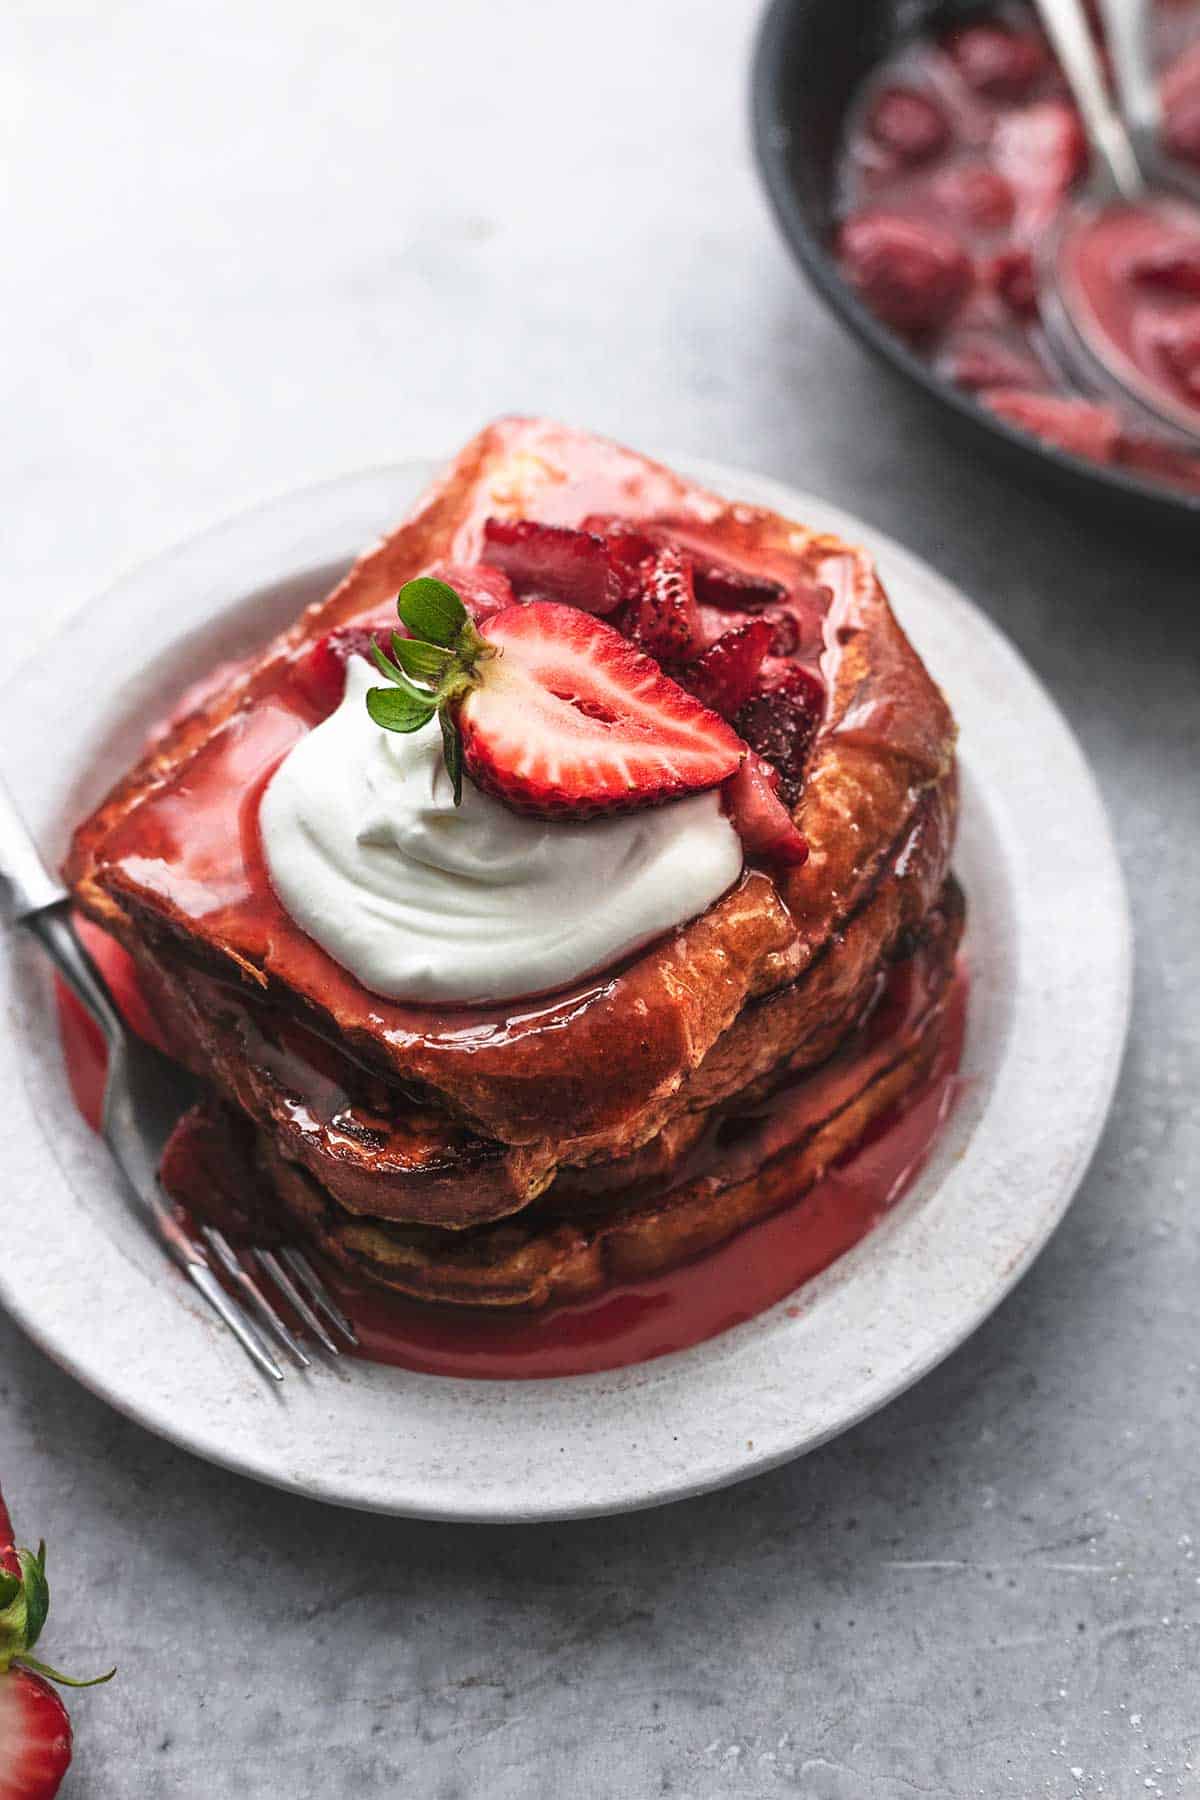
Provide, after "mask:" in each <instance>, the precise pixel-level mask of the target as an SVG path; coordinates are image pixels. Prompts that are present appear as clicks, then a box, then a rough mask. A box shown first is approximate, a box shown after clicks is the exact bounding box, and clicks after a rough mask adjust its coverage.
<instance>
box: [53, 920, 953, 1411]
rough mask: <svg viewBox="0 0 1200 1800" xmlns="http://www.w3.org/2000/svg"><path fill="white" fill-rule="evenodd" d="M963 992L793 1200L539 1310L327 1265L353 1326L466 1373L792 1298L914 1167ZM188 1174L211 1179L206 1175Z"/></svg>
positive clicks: (77, 1020) (589, 1367)
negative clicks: (436, 1298)
mask: <svg viewBox="0 0 1200 1800" xmlns="http://www.w3.org/2000/svg"><path fill="white" fill-rule="evenodd" d="M79 923H80V929H81V931H82V934H83V936H84V938H85V940H86V942H87V944H88V947H89V949H90V950H91V952H92V954H93V956H94V957H95V959H96V961H97V963H98V965H99V966H100V968H101V969H102V971H103V973H104V975H105V977H106V978H107V980H108V982H109V984H110V986H111V988H112V990H113V992H114V995H115V997H116V999H117V1001H118V1004H119V1005H120V1007H121V1010H122V1013H123V1014H124V1016H125V1018H126V1020H127V1021H128V1023H129V1024H130V1026H131V1027H132V1028H133V1029H134V1030H136V1031H139V1032H141V1033H142V1035H144V1036H146V1037H149V1038H151V1039H152V1040H154V1039H156V1038H157V1033H156V1030H155V1027H154V1024H153V1020H152V1019H151V1016H150V1013H149V1010H148V1008H147V1006H146V1003H145V1000H144V998H143V996H142V994H141V991H140V989H139V987H138V981H137V976H136V972H135V970H134V968H133V965H132V963H131V962H130V959H129V957H128V956H127V955H126V953H125V951H124V950H123V949H121V947H120V946H119V945H118V944H116V943H115V942H114V941H113V940H112V939H111V938H109V937H108V936H107V935H106V934H105V933H104V932H102V931H99V930H98V929H97V928H96V927H95V926H93V925H91V924H90V923H89V922H88V921H86V920H83V921H79ZM966 997H967V979H966V976H965V974H964V973H962V972H961V970H960V972H959V974H958V975H957V976H956V978H955V981H954V985H953V988H952V990H951V993H950V997H949V1001H948V1004H947V1012H946V1019H945V1023H944V1027H943V1032H942V1039H941V1043H940V1045H939V1048H938V1050H937V1052H936V1055H935V1058H934V1061H933V1064H932V1066H931V1068H930V1070H929V1072H928V1074H927V1075H926V1076H925V1077H924V1079H923V1080H922V1081H921V1082H920V1083H919V1084H918V1085H917V1086H916V1087H915V1088H914V1089H913V1090H912V1091H911V1092H910V1093H909V1094H907V1095H906V1096H905V1098H904V1099H903V1100H902V1101H901V1102H900V1103H899V1104H898V1105H896V1106H894V1107H892V1108H891V1109H889V1110H888V1111H887V1112H886V1113H884V1114H883V1115H882V1116H881V1117H880V1118H878V1119H877V1120H876V1121H875V1122H874V1124H873V1125H872V1126H871V1127H870V1128H869V1129H868V1131H867V1133H866V1135H865V1136H864V1137H863V1139H861V1140H860V1142H859V1143H858V1144H857V1145H856V1146H855V1148H854V1149H853V1150H852V1151H850V1152H849V1153H847V1154H846V1155H844V1156H843V1157H842V1158H840V1159H839V1161H838V1162H837V1163H836V1164H835V1165H834V1167H833V1168H832V1169H831V1170H830V1171H829V1173H828V1174H827V1175H826V1176H825V1177H824V1178H823V1179H822V1180H821V1181H819V1182H818V1183H817V1184H816V1185H815V1186H814V1187H811V1188H810V1189H809V1190H808V1192H807V1193H806V1194H805V1195H804V1196H803V1197H802V1198H801V1199H799V1200H798V1201H797V1202H796V1203H795V1204H794V1205H791V1206H787V1207H785V1208H784V1209H783V1210H782V1211H780V1212H777V1213H774V1214H773V1215H772V1216H771V1217H770V1218H767V1219H763V1220H761V1221H760V1222H759V1223H757V1224H755V1225H751V1226H749V1227H748V1228H747V1229H746V1230H744V1231H742V1232H740V1233H739V1234H738V1235H737V1236H736V1237H734V1238H731V1239H730V1240H729V1241H728V1242H727V1243H725V1244H722V1245H719V1246H718V1247H717V1248H716V1249H714V1250H710V1251H708V1252H706V1253H705V1254H704V1255H703V1256H701V1257H699V1258H697V1259H696V1260H695V1261H693V1262H690V1263H685V1264H683V1265H681V1266H680V1267H678V1268H675V1269H671V1270H669V1271H667V1272H666V1273H665V1274H662V1275H656V1276H652V1277H649V1278H646V1279H643V1280H640V1281H636V1282H630V1283H614V1284H612V1285H611V1286H609V1287H607V1288H606V1289H605V1290H604V1291H603V1292H602V1293H600V1294H597V1295H594V1296H592V1297H590V1298H588V1299H586V1300H581V1301H576V1302H573V1303H570V1304H566V1305H560V1306H554V1307H548V1308H546V1309H545V1310H544V1311H541V1312H525V1313H522V1314H520V1315H519V1316H518V1315H512V1316H506V1317H496V1316H494V1315H493V1314H492V1313H491V1312H490V1311H487V1310H484V1309H466V1308H450V1307H446V1306H434V1305H428V1304H423V1303H421V1302H419V1301H411V1300H405V1299H403V1298H400V1297H398V1296H393V1295H389V1294H386V1293H384V1292H383V1291H382V1290H381V1289H377V1288H371V1287H367V1286H361V1285H359V1284H357V1283H354V1282H352V1281H350V1280H349V1279H348V1278H346V1277H345V1276H343V1275H342V1274H341V1273H340V1272H339V1271H337V1270H335V1269H331V1268H329V1267H328V1266H324V1267H323V1273H324V1274H325V1275H326V1276H327V1278H328V1279H329V1282H330V1286H331V1287H332V1288H333V1290H334V1291H335V1292H336V1294H337V1295H338V1298H339V1299H340V1301H341V1303H342V1304H343V1306H344V1307H345V1309H346V1311H347V1312H348V1313H349V1314H350V1316H351V1318H352V1319H353V1320H354V1323H355V1326H356V1327H357V1330H358V1334H359V1339H360V1343H361V1354H362V1355H363V1356H364V1357H365V1358H367V1359H368V1360H370V1361H373V1362H381V1363H389V1364H392V1365H393V1366H395V1367H397V1368H403V1369H409V1370H412V1371H413V1372H415V1373H419V1374H428V1375H448V1376H456V1377H459V1378H468V1379H474V1380H505V1381H511V1380H535V1379H546V1378H548V1377H551V1376H564V1375H584V1374H598V1373H599V1372H601V1371H602V1370H605V1369H618V1368H623V1367H625V1366H626V1365H628V1364H631V1363H638V1362H646V1361H649V1360H650V1359H651V1358H653V1357H656V1356H664V1355H666V1354H668V1353H669V1352H672V1351H677V1350H686V1349H688V1348H690V1347H691V1346H692V1345H694V1344H699V1343H703V1342H704V1341H705V1340H706V1339H707V1338H711V1337H715V1336H717V1335H718V1334H719V1333H721V1332H723V1331H728V1330H729V1329H730V1327H731V1326H734V1325H739V1324H742V1323H744V1322H745V1321H746V1320H748V1319H752V1318H754V1317H755V1316H756V1315H757V1314H758V1313H760V1312H763V1311H765V1310H766V1308H767V1307H770V1306H774V1305H775V1304H776V1303H778V1302H779V1301H782V1300H785V1299H786V1298H787V1297H788V1296H789V1295H793V1296H796V1299H795V1306H794V1310H795V1311H798V1310H799V1305H800V1300H799V1296H798V1294H797V1290H798V1289H800V1288H801V1287H802V1286H803V1284H804V1283H805V1282H807V1281H810V1280H811V1279H812V1278H813V1276H815V1275H818V1274H820V1273H821V1271H822V1270H823V1269H826V1268H828V1267H829V1265H830V1264H831V1263H833V1262H835V1261H836V1260H837V1259H838V1257H840V1256H843V1255H845V1253H846V1252H847V1251H848V1250H850V1249H852V1248H853V1247H854V1245H855V1244H857V1243H859V1242H860V1241H861V1240H862V1239H863V1238H864V1237H865V1236H866V1234H867V1233H868V1232H869V1231H870V1230H871V1228H872V1226H873V1225H875V1224H876V1223H877V1222H878V1221H879V1219H880V1218H882V1216H883V1215H884V1214H885V1213H886V1212H887V1211H888V1209H889V1208H890V1207H891V1206H893V1205H894V1204H895V1202H896V1201H897V1200H898V1199H899V1198H900V1196H901V1195H902V1194H903V1193H904V1192H905V1191H906V1190H907V1188H908V1187H909V1186H910V1185H911V1183H912V1181H913V1180H914V1179H915V1177H916V1176H917V1174H918V1173H919V1172H920V1170H921V1168H922V1167H923V1165H924V1163H925V1161H926V1159H927V1157H928V1155H929V1151H930V1149H931V1147H932V1145H933V1142H934V1140H935V1139H936V1137H937V1136H938V1134H939V1132H940V1131H941V1129H942V1127H943V1125H944V1124H945V1121H946V1119H947V1117H948V1115H949V1113H950V1110H951V1108H952V1107H953V1105H954V1101H955V1098H956V1095H957V1093H958V1091H959V1086H960V1080H959V1076H958V1067H959V1063H960V1060H961V1056H962V1048H963V1040H964V1035H965V1027H966ZM57 1000H58V1013H59V1025H60V1031H61V1035H62V1041H63V1050H64V1055H65V1058H66V1064H67V1071H68V1075H69V1078H70V1082H71V1089H72V1092H73V1094H74V1097H75V1101H76V1104H77V1105H78V1107H79V1109H80V1111H81V1113H82V1114H83V1116H84V1118H85V1119H87V1121H88V1123H89V1124H90V1125H91V1126H92V1127H93V1128H95V1127H96V1126H97V1124H98V1122H99V1116H100V1099H101V1094H102V1091H103V1083H104V1045H103V1040H102V1039H101V1037H100V1034H99V1031H98V1030H97V1028H96V1027H95V1025H94V1024H93V1023H92V1021H91V1019H90V1018H89V1017H88V1016H87V1014H86V1013H85V1012H84V1011H83V1009H82V1007H81V1006H80V1005H79V1003H78V1001H76V1000H75V998H74V996H73V995H72V994H70V993H69V992H68V991H67V990H66V989H65V988H63V987H62V986H61V984H59V986H58V991H57ZM197 1185H198V1186H204V1187H205V1188H206V1189H210V1188H211V1183H210V1181H209V1180H208V1179H207V1177H206V1179H205V1181H204V1182H203V1183H198V1184H197ZM222 1222H223V1223H225V1222H227V1221H224V1220H222ZM792 1310H793V1309H792V1308H789V1311H792Z"/></svg>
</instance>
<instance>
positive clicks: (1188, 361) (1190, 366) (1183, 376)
mask: <svg viewBox="0 0 1200 1800" xmlns="http://www.w3.org/2000/svg"><path fill="white" fill-rule="evenodd" d="M1154 341H1155V344H1156V346H1157V348H1158V352H1159V355H1160V356H1161V357H1162V359H1163V362H1164V363H1165V364H1166V367H1167V369H1168V371H1169V373H1170V375H1171V376H1172V378H1173V380H1174V382H1175V384H1176V386H1177V387H1178V389H1179V392H1180V394H1181V396H1182V398H1183V399H1184V400H1186V401H1187V403H1188V405H1189V406H1200V306H1187V307H1184V308H1183V309H1182V311H1180V312H1177V313H1175V314H1174V316H1173V317H1172V318H1169V319H1163V320H1161V321H1160V322H1159V323H1158V325H1157V326H1156V328H1155V333H1154Z"/></svg>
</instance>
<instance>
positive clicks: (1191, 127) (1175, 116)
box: [1162, 42, 1200, 162]
mask: <svg viewBox="0 0 1200 1800" xmlns="http://www.w3.org/2000/svg"><path fill="white" fill-rule="evenodd" d="M1162 98H1163V135H1164V137H1165V139H1166V143H1167V148H1168V149H1169V150H1170V151H1171V152H1172V154H1173V155H1175V156H1181V157H1183V159H1184V161H1185V162H1200V43H1195V42H1193V43H1192V44H1190V45H1189V46H1188V48H1187V49H1186V50H1184V51H1183V52H1182V54H1181V55H1179V56H1177V57H1176V58H1175V61H1174V62H1173V63H1171V64H1170V66H1169V67H1168V68H1167V69H1165V70H1164V72H1163V77H1162Z"/></svg>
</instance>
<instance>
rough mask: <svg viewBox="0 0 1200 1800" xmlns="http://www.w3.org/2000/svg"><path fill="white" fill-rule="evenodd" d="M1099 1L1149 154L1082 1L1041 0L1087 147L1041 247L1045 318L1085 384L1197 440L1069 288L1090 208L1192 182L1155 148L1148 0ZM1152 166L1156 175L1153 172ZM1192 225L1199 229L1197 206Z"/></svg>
mask: <svg viewBox="0 0 1200 1800" xmlns="http://www.w3.org/2000/svg"><path fill="white" fill-rule="evenodd" d="M1102 5H1103V7H1104V11H1105V14H1106V18H1107V17H1108V16H1109V15H1111V16H1112V17H1113V18H1119V20H1120V25H1119V30H1118V31H1117V33H1116V35H1115V37H1114V39H1113V43H1112V50H1113V57H1114V66H1115V67H1116V68H1117V69H1118V71H1121V70H1122V69H1123V70H1124V71H1125V73H1124V75H1123V76H1121V75H1120V73H1119V74H1118V84H1119V88H1120V92H1121V97H1122V104H1123V105H1124V104H1125V97H1126V93H1127V92H1128V93H1129V94H1130V96H1131V97H1132V105H1133V107H1134V109H1135V112H1134V117H1135V119H1138V120H1141V121H1143V122H1144V124H1143V126H1138V127H1137V128H1136V137H1137V141H1138V143H1139V145H1142V144H1144V145H1145V146H1147V148H1146V150H1145V152H1144V156H1139V153H1138V150H1137V149H1135V147H1134V138H1133V137H1131V135H1130V132H1129V130H1128V129H1127V126H1126V120H1125V119H1124V118H1123V117H1122V115H1121V113H1119V112H1118V111H1117V109H1116V107H1115V106H1114V105H1113V103H1112V100H1111V98H1110V96H1109V92H1108V87H1107V83H1106V81H1105V77H1104V69H1103V65H1102V63H1101V61H1100V56H1099V53H1098V51H1097V49H1096V44H1095V41H1094V39H1093V37H1092V34H1091V30H1090V28H1089V26H1088V22H1087V15H1086V14H1085V12H1084V9H1083V5H1082V3H1081V0H1037V10H1038V12H1039V14H1040V16H1041V19H1042V23H1043V24H1044V26H1045V28H1046V32H1047V35H1048V36H1049V38H1050V41H1051V43H1052V44H1053V46H1054V50H1055V53H1056V54H1057V57H1058V60H1059V63H1060V65H1061V67H1062V71H1063V75H1064V76H1065V78H1066V81H1067V85H1068V87H1069V88H1070V90H1071V94H1072V96H1073V98H1074V100H1075V103H1076V105H1077V106H1078V108H1079V114H1080V118H1081V119H1082V121H1083V128H1084V131H1085V133H1086V135H1087V140H1088V148H1089V150H1090V152H1091V173H1090V175H1089V178H1088V183H1087V186H1086V188H1085V189H1084V191H1083V193H1082V194H1080V195H1078V196H1077V197H1076V198H1075V199H1074V200H1073V202H1072V203H1071V205H1070V206H1069V208H1068V209H1067V211H1066V212H1065V213H1064V214H1063V216H1062V218H1061V219H1060V221H1059V223H1058V225H1057V227H1056V228H1055V229H1054V230H1053V231H1052V232H1050V233H1048V234H1047V239H1046V242H1045V243H1044V244H1043V245H1042V246H1041V254H1040V256H1039V264H1040V270H1039V274H1040V279H1039V294H1040V299H1041V315H1042V323H1043V326H1044V327H1045V330H1046V335H1047V337H1048V339H1049V340H1050V346H1051V348H1052V350H1053V351H1054V352H1055V354H1056V355H1057V357H1058V359H1059V361H1060V362H1061V363H1062V365H1063V367H1064V369H1065V370H1066V372H1067V373H1068V374H1069V375H1070V376H1071V377H1073V378H1074V380H1075V381H1076V382H1077V383H1078V384H1079V385H1080V386H1082V387H1083V388H1085V389H1086V390H1090V391H1091V392H1093V393H1096V394H1099V395H1100V396H1101V397H1103V398H1108V399H1114V398H1120V399H1122V400H1124V401H1125V402H1126V403H1127V404H1129V405H1131V406H1132V407H1133V408H1134V410H1135V412H1137V413H1138V414H1140V415H1141V416H1142V418H1143V420H1144V421H1145V422H1146V423H1148V424H1151V425H1154V426H1157V427H1158V428H1159V429H1160V430H1161V429H1165V430H1167V431H1168V432H1170V433H1171V434H1172V435H1173V436H1174V437H1175V438H1176V440H1180V439H1182V440H1183V441H1185V442H1187V443H1189V444H1195V443H1197V442H1200V421H1198V420H1197V418H1196V416H1195V414H1194V413H1191V412H1189V409H1188V408H1187V407H1185V406H1184V405H1182V404H1180V405H1179V406H1176V405H1174V404H1173V403H1172V401H1171V398H1170V395H1169V394H1166V393H1163V392H1160V391H1159V389H1158V388H1157V386H1154V385H1152V384H1151V383H1150V382H1149V381H1148V380H1147V381H1145V382H1140V381H1139V382H1137V383H1136V384H1135V382H1134V380H1133V379H1132V377H1131V376H1130V375H1129V374H1127V373H1126V372H1125V371H1124V370H1123V369H1122V368H1121V367H1120V366H1119V365H1118V364H1117V362H1116V358H1115V354H1114V355H1112V356H1110V355H1106V354H1105V350H1104V348H1103V347H1102V346H1101V345H1098V344H1097V343H1095V342H1094V341H1093V339H1092V337H1091V335H1089V334H1085V332H1084V331H1083V329H1082V328H1081V326H1080V324H1079V322H1078V321H1077V319H1076V318H1075V316H1074V315H1073V313H1072V311H1071V309H1070V307H1069V306H1068V305H1067V303H1066V301H1065V299H1064V295H1063V289H1062V282H1061V261H1060V259H1061V253H1062V249H1063V245H1064V242H1065V240H1066V237H1067V235H1068V229H1069V227H1070V226H1071V225H1072V224H1075V223H1078V222H1079V220H1080V219H1081V218H1083V217H1085V216H1086V215H1087V214H1088V213H1093V214H1095V213H1099V212H1100V211H1102V210H1104V209H1106V208H1109V207H1112V206H1114V205H1127V206H1142V207H1151V208H1152V207H1154V206H1155V205H1156V204H1164V203H1171V202H1174V203H1175V204H1178V203H1179V200H1180V197H1181V193H1185V192H1186V191H1187V189H1186V184H1184V183H1183V182H1181V181H1178V180H1177V179H1176V178H1175V172H1174V171H1172V172H1171V174H1170V176H1169V178H1168V176H1167V175H1166V174H1165V173H1164V170H1163V167H1162V164H1163V158H1162V156H1161V148H1159V150H1158V151H1157V152H1153V151H1152V150H1151V148H1150V146H1159V147H1160V145H1161V140H1160V137H1159V127H1160V124H1161V108H1160V104H1159V98H1158V88H1157V83H1156V82H1155V79H1154V75H1153V70H1152V69H1151V67H1150V60H1149V49H1148V39H1147V32H1146V27H1147V25H1148V18H1147V16H1146V9H1145V7H1144V5H1143V0H1102ZM1147 170H1149V171H1150V172H1151V174H1152V176H1153V183H1151V182H1150V181H1148V179H1147ZM1196 229H1197V233H1198V234H1200V214H1198V215H1197V218H1196Z"/></svg>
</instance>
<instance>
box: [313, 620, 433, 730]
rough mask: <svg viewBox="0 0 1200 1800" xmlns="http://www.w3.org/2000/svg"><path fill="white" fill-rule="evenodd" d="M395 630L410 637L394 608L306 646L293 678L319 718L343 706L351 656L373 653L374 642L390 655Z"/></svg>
mask: <svg viewBox="0 0 1200 1800" xmlns="http://www.w3.org/2000/svg"><path fill="white" fill-rule="evenodd" d="M393 631H395V632H398V633H399V635H400V636H401V637H407V636H408V633H407V632H406V631H405V629H404V627H403V625H402V624H401V623H400V620H399V618H398V617H397V615H396V611H395V608H394V607H393V609H392V611H391V614H390V616H389V617H388V618H387V619H386V620H381V621H380V623H379V624H375V623H369V624H367V623H364V624H361V625H339V626H337V628H336V629H335V630H333V631H329V632H326V634H325V636H324V637H321V638H318V639H317V640H316V642H315V643H312V644H306V645H305V646H304V648H303V649H302V650H301V651H300V652H299V654H298V655H297V657H296V659H295V662H294V663H293V665H292V680H293V682H294V683H295V685H296V686H297V687H298V688H299V689H300V691H301V693H302V694H303V695H304V696H305V698H306V699H307V700H308V701H309V703H310V705H311V706H312V708H313V710H314V711H315V712H316V714H317V717H318V718H320V719H327V718H328V717H329V715H330V713H332V712H336V711H337V708H338V707H339V706H340V705H341V702H342V695H343V694H344V693H345V691H346V664H347V663H348V662H349V660H350V658H351V657H352V656H369V655H370V654H371V645H372V643H376V644H378V645H379V648H380V649H381V650H386V651H388V652H389V654H390V646H391V641H392V633H393Z"/></svg>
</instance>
